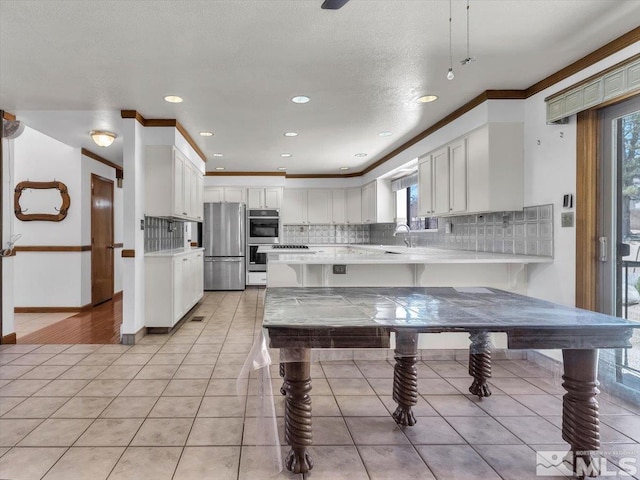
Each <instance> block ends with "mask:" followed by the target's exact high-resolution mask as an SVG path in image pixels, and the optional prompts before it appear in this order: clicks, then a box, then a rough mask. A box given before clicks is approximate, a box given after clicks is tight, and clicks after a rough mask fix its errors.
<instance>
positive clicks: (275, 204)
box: [247, 187, 282, 209]
mask: <svg viewBox="0 0 640 480" xmlns="http://www.w3.org/2000/svg"><path fill="white" fill-rule="evenodd" d="M281 206H282V187H250V188H247V208H278V209H279V208H281Z"/></svg>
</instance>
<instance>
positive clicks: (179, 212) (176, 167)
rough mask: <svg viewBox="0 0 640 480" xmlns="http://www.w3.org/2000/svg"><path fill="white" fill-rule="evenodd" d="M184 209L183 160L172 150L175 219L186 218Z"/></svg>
mask: <svg viewBox="0 0 640 480" xmlns="http://www.w3.org/2000/svg"><path fill="white" fill-rule="evenodd" d="M186 213H187V212H186V210H185V208H184V160H183V159H182V155H180V154H179V153H178V152H177V151H175V150H174V154H173V214H174V215H175V216H176V217H184V216H186Z"/></svg>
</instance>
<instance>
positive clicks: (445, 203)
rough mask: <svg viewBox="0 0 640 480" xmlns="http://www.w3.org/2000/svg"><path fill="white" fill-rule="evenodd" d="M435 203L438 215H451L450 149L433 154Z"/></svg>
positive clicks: (442, 149)
mask: <svg viewBox="0 0 640 480" xmlns="http://www.w3.org/2000/svg"><path fill="white" fill-rule="evenodd" d="M431 159H432V162H433V202H434V210H435V214H436V215H446V214H448V213H449V208H450V207H449V147H444V148H441V149H440V150H438V151H437V152H435V153H433V155H432V156H431Z"/></svg>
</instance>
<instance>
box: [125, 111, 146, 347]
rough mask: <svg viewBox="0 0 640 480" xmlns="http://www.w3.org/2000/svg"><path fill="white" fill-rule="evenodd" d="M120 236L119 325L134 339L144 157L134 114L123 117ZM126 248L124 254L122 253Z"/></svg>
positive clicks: (140, 289)
mask: <svg viewBox="0 0 640 480" xmlns="http://www.w3.org/2000/svg"><path fill="white" fill-rule="evenodd" d="M122 123H123V131H124V135H123V141H124V148H123V166H124V171H125V172H126V175H125V176H124V179H123V204H124V205H125V208H123V240H124V248H123V254H122V256H123V257H124V258H123V259H122V287H123V288H122V290H123V293H122V325H121V327H120V341H121V342H122V343H126V344H132V343H134V342H135V335H136V333H138V332H139V331H140V330H142V329H143V328H144V325H145V275H144V269H145V267H144V230H142V229H141V228H140V226H141V224H144V211H145V191H144V189H145V159H144V127H143V126H142V125H141V124H140V123H139V122H138V120H137V119H136V118H123V120H122ZM125 252H127V255H125Z"/></svg>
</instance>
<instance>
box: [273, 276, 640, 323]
mask: <svg viewBox="0 0 640 480" xmlns="http://www.w3.org/2000/svg"><path fill="white" fill-rule="evenodd" d="M263 327H265V328H267V329H268V330H271V329H281V328H296V329H318V328H341V327H376V328H380V327H382V328H386V329H389V330H390V331H398V330H401V329H414V330H415V331H418V332H424V333H429V332H444V331H473V330H486V331H496V332H500V331H502V332H505V331H506V332H508V331H509V330H522V329H526V330H528V331H534V332H535V331H536V330H540V331H544V330H564V331H566V330H567V329H575V330H581V331H585V330H586V331H589V330H592V331H593V330H598V331H600V330H602V329H608V330H629V329H631V328H640V322H633V321H630V320H624V319H622V318H618V317H613V316H610V315H604V314H601V313H596V312H591V311H588V310H582V309H579V308H573V307H566V306H562V305H558V304H554V303H551V302H547V301H544V300H539V299H535V298H531V297H526V296H522V295H518V294H515V293H511V292H506V291H502V290H498V289H494V288H483V287H479V288H451V287H342V288H340V287H333V288H268V289H267V292H266V296H265V310H264V320H263ZM629 331H630V330H629Z"/></svg>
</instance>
